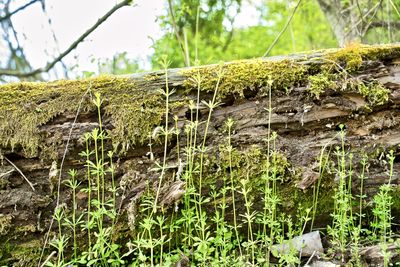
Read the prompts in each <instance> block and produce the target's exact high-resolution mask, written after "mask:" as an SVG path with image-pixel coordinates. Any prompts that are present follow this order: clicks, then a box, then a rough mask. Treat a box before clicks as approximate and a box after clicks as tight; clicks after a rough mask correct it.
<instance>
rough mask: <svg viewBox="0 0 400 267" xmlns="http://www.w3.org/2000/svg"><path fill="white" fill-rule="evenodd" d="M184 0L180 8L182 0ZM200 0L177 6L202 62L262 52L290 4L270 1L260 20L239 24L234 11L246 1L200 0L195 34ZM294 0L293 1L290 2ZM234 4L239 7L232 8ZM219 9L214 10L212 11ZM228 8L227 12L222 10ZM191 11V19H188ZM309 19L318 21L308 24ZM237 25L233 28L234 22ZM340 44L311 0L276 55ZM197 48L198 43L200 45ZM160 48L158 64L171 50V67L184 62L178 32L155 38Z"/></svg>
mask: <svg viewBox="0 0 400 267" xmlns="http://www.w3.org/2000/svg"><path fill="white" fill-rule="evenodd" d="M181 2H182V3H185V4H186V5H184V8H182V9H180V8H178V7H179V3H181ZM197 2H198V1H183V0H180V1H179V3H178V1H173V3H175V4H174V7H175V9H176V10H177V11H178V10H179V11H180V13H179V12H178V14H180V15H177V17H178V19H179V18H180V16H182V19H181V20H179V21H180V22H179V23H178V24H179V26H180V28H181V29H190V30H188V31H187V32H186V34H187V40H188V48H189V55H190V58H191V61H192V62H194V60H195V59H196V51H197V58H198V59H201V60H202V63H203V64H209V63H216V62H219V61H231V60H238V59H249V58H254V57H260V56H262V55H263V54H264V52H265V51H266V50H267V48H268V46H269V45H270V44H271V43H272V42H273V40H274V38H275V36H276V35H277V34H278V33H279V31H280V30H281V29H282V28H283V26H284V24H285V23H286V18H287V17H288V16H289V15H290V12H291V9H290V8H288V6H287V5H288V4H287V3H288V2H285V1H278V0H274V1H265V4H263V5H262V6H260V7H259V10H260V22H261V23H260V25H254V26H249V27H243V28H237V27H235V26H234V24H232V23H230V22H232V21H233V18H231V17H229V16H230V15H231V14H232V16H233V15H234V14H235V13H236V12H238V11H239V9H237V6H240V4H241V1H221V3H223V4H221V3H219V1H211V2H213V5H211V6H207V8H205V6H206V5H204V4H201V5H200V7H201V8H200V13H199V14H200V23H199V31H198V35H196V31H195V28H196V20H195V18H196V13H197ZM209 2H210V1H209ZM292 2H293V1H289V3H290V6H291V4H292ZM232 9H233V10H234V11H232ZM210 13H211V14H215V15H209V14H210ZM223 14H225V18H222V17H221V16H222V15H223ZM187 17H190V19H187ZM163 19H164V20H163V26H164V27H166V28H168V29H171V27H172V26H171V21H170V20H168V19H166V17H163ZM224 21H225V23H224ZM305 25H313V26H312V27H306V26H305ZM232 27H233V28H232ZM335 46H337V44H336V41H335V38H334V36H333V34H332V31H331V29H330V25H329V23H328V21H327V20H326V18H325V17H324V15H323V13H322V12H321V10H320V9H319V6H318V4H317V3H316V1H306V2H304V3H303V4H302V5H301V8H300V9H299V12H298V14H296V16H295V18H294V20H293V21H292V24H291V27H290V28H289V30H288V31H287V32H285V33H284V35H283V36H282V38H281V39H280V41H279V42H278V44H277V45H276V46H275V47H274V49H273V50H272V51H271V55H282V54H288V53H291V52H296V51H304V50H312V49H319V48H324V47H325V48H326V47H335ZM196 48H197V49H196ZM154 49H155V53H154V55H153V57H152V63H153V67H154V68H157V67H159V65H158V60H159V58H161V56H162V55H164V54H166V55H168V56H169V58H171V59H172V64H171V66H172V67H182V66H183V62H184V61H183V58H182V53H181V51H180V46H179V43H178V41H177V40H176V38H175V35H174V34H172V33H168V34H166V35H164V37H162V38H161V39H159V40H157V41H156V43H155V44H154Z"/></svg>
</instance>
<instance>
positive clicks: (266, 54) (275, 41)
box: [263, 0, 301, 57]
mask: <svg viewBox="0 0 400 267" xmlns="http://www.w3.org/2000/svg"><path fill="white" fill-rule="evenodd" d="M300 4H301V0H299V1H298V2H297V4H296V6H295V7H294V9H293V12H292V14H291V15H290V17H289V19H288V20H287V22H286V24H285V26H284V27H283V29H282V30H281V31H280V32H279V34H278V35H277V36H276V38H275V40H274V41H273V42H272V44H271V45H270V46H269V47H268V49H267V51H266V52H265V53H264V55H263V57H266V56H268V54H269V52H271V50H272V48H274V46H275V45H276V44H277V43H278V41H279V39H280V38H281V36H282V34H283V33H284V32H285V31H286V30H287V28H288V27H289V25H290V23H291V22H292V19H293V17H294V14H296V11H297V9H298V8H299V6H300Z"/></svg>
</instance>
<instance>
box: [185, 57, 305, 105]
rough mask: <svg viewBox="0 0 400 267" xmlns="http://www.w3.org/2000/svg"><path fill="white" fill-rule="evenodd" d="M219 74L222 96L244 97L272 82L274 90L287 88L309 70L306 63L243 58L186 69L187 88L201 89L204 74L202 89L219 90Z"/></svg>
mask: <svg viewBox="0 0 400 267" xmlns="http://www.w3.org/2000/svg"><path fill="white" fill-rule="evenodd" d="M218 73H222V76H221V80H220V84H219V87H218V92H219V94H218V95H219V97H221V98H223V97H224V96H227V95H235V96H238V97H243V96H244V91H245V90H258V89H259V88H262V87H265V86H266V85H268V83H270V82H272V89H280V90H284V91H288V90H290V89H291V88H292V87H294V86H296V85H297V84H300V83H301V82H302V81H303V80H304V77H305V75H306V73H307V67H306V66H305V65H302V64H299V63H296V62H295V61H292V60H281V61H267V60H261V59H254V60H243V61H235V62H230V63H226V64H223V65H212V66H206V67H198V68H192V69H189V70H183V71H182V75H184V76H185V77H187V79H186V81H185V82H184V86H185V87H186V88H197V81H198V79H197V78H196V77H198V76H199V75H200V77H201V89H202V90H203V91H206V92H212V91H214V90H215V87H216V84H217V82H218V79H219V78H218Z"/></svg>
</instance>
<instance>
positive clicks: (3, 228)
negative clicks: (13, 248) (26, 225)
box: [0, 214, 12, 236]
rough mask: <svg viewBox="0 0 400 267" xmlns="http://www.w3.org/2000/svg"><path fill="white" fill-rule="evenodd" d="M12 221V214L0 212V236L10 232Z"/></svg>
mask: <svg viewBox="0 0 400 267" xmlns="http://www.w3.org/2000/svg"><path fill="white" fill-rule="evenodd" d="M11 222H12V215H11V214H0V236H4V235H6V234H7V233H8V231H9V229H10V227H11Z"/></svg>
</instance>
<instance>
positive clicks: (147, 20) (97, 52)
mask: <svg viewBox="0 0 400 267" xmlns="http://www.w3.org/2000/svg"><path fill="white" fill-rule="evenodd" d="M22 2H23V1H22ZM117 3H118V1H116V0H113V1H110V0H52V1H46V4H47V14H44V13H43V12H42V9H41V6H40V5H39V4H34V5H33V6H31V7H29V8H27V9H26V10H24V11H22V12H20V13H19V14H18V15H16V16H15V17H14V20H13V21H14V26H15V28H16V30H17V32H18V33H19V34H20V36H23V38H21V43H22V44H23V47H24V49H25V53H26V55H27V57H28V60H29V61H30V62H31V64H32V66H33V67H34V68H37V67H43V66H44V65H45V64H46V63H47V61H49V60H51V59H52V58H54V57H55V56H56V55H58V53H59V52H61V51H64V50H65V49H66V48H67V47H68V46H69V45H70V44H71V43H72V42H73V41H75V40H76V39H77V38H78V37H79V36H80V35H82V33H83V32H84V31H86V30H87V29H88V28H89V27H91V26H92V25H93V24H94V23H95V22H96V21H97V19H98V18H99V17H101V16H103V15H104V14H105V13H106V12H107V11H108V10H110V9H111V8H112V6H113V5H115V4H117ZM261 3H262V0H252V1H251V2H250V3H249V2H247V1H244V2H243V5H242V8H241V13H240V14H239V15H238V16H237V18H236V20H235V27H246V26H249V25H256V24H258V23H259V17H258V15H257V10H256V6H257V5H260V4H261ZM20 4H21V1H17V2H16V3H15V7H18V6H19V5H20ZM166 4H167V3H166V1H165V0H137V1H134V5H133V6H127V7H123V8H121V9H120V10H118V11H117V12H116V13H114V14H113V15H112V16H111V17H110V18H109V19H108V20H107V21H106V22H104V23H103V24H102V25H100V26H99V27H98V28H97V29H96V30H95V31H94V32H93V33H92V34H91V35H90V36H89V37H88V38H86V39H85V41H84V42H83V43H81V44H79V46H78V47H77V49H75V50H74V51H73V52H72V53H71V54H70V55H68V56H67V57H66V58H65V60H64V63H65V64H66V65H67V66H68V67H71V66H76V69H75V71H76V72H82V71H93V72H97V63H98V62H97V61H98V59H105V58H112V57H113V56H114V55H115V54H117V53H122V52H127V55H128V56H129V57H132V58H139V59H140V60H141V62H142V66H141V67H142V68H145V69H149V68H150V67H151V65H150V63H149V59H148V58H149V57H150V56H151V54H152V53H153V49H152V48H151V46H152V44H153V40H156V39H158V38H160V37H161V36H162V35H163V33H162V31H161V29H160V26H159V23H158V22H157V21H156V19H157V17H158V16H159V15H162V14H165V13H166V10H165V8H166ZM49 18H50V19H51V22H52V24H51V26H52V30H53V31H54V33H55V35H56V38H57V40H58V49H57V45H56V44H55V42H54V39H53V37H52V30H51V29H50V28H49V24H48V19H49Z"/></svg>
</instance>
